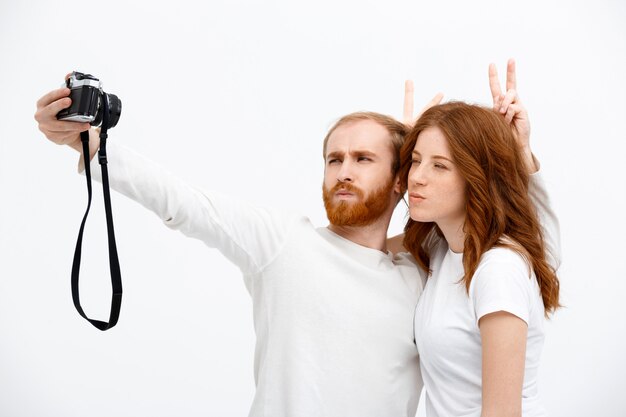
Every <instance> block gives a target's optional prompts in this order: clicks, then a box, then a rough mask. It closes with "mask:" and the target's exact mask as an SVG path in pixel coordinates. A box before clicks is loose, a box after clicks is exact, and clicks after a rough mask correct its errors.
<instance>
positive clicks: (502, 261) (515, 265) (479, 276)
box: [469, 248, 534, 325]
mask: <svg viewBox="0 0 626 417" xmlns="http://www.w3.org/2000/svg"><path fill="white" fill-rule="evenodd" d="M533 279H534V277H533V276H532V275H531V273H530V269H529V266H528V264H527V263H526V262H525V261H524V259H523V258H522V257H521V256H520V255H519V254H517V253H515V252H513V251H511V250H509V249H504V248H498V249H495V250H492V251H490V252H488V253H486V254H485V255H484V256H483V259H482V260H481V262H480V264H479V266H478V268H477V269H476V272H475V273H474V276H473V278H472V282H471V284H470V291H469V296H470V299H471V301H472V303H473V306H474V312H475V317H476V324H477V325H478V321H479V320H480V319H481V318H482V317H483V316H485V315H487V314H490V313H495V312H497V311H506V312H508V313H511V314H513V315H515V316H517V317H519V318H520V319H522V320H524V321H525V322H526V323H527V324H528V320H529V317H530V312H531V310H532V308H533V304H534V298H533V285H532V280H533Z"/></svg>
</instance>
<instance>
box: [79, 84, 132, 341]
mask: <svg viewBox="0 0 626 417" xmlns="http://www.w3.org/2000/svg"><path fill="white" fill-rule="evenodd" d="M102 101H103V106H104V108H103V113H104V114H103V120H102V127H101V129H100V148H99V149H98V161H99V162H100V168H101V169H102V189H103V191H104V208H105V212H106V221H107V232H108V238H109V269H110V271H111V287H112V289H113V295H112V298H111V314H110V316H109V321H108V322H105V321H100V320H94V319H90V318H89V317H87V315H86V314H85V312H84V311H83V308H82V307H81V305H80V296H79V294H78V274H79V271H80V256H81V247H82V244H83V230H84V228H85V222H86V220H87V215H88V214H89V209H90V208H91V195H92V192H91V169H90V161H89V131H86V132H81V134H80V140H81V142H82V144H83V157H84V161H85V174H86V177H87V192H88V195H89V199H88V202H87V211H86V212H85V215H84V216H83V221H82V223H81V225H80V231H79V232H78V241H77V242H76V250H75V251H74V262H73V264H72V300H73V301H74V307H76V310H77V311H78V313H79V314H80V315H81V316H83V317H84V318H85V319H86V320H87V321H88V322H89V323H91V324H93V325H94V326H95V327H96V328H97V329H100V330H103V331H104V330H108V329H110V328H112V327H113V326H115V325H116V324H117V319H118V318H119V315H120V307H121V306H122V277H121V274H120V262H119V259H118V257H117V247H116V245H115V232H114V230H113V215H112V214H111V194H110V191H109V174H108V170H107V154H106V141H107V127H108V125H109V103H108V98H107V97H106V95H104V97H103V100H102Z"/></svg>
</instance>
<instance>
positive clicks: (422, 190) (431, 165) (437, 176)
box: [408, 127, 466, 229]
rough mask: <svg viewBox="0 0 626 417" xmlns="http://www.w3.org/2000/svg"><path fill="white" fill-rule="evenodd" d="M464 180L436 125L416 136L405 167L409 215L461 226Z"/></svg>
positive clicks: (444, 138) (412, 217)
mask: <svg viewBox="0 0 626 417" xmlns="http://www.w3.org/2000/svg"><path fill="white" fill-rule="evenodd" d="M465 188H466V183H465V180H464V179H463V177H462V176H461V173H460V172H459V170H458V168H457V166H456V164H455V163H454V161H453V159H452V153H451V152H450V147H449V146H448V139H446V137H445V136H444V134H443V132H442V131H441V130H440V129H439V128H438V127H429V128H427V129H425V130H423V131H422V132H421V133H420V134H419V136H418V137H417V142H416V143H415V147H414V148H413V159H412V164H411V169H410V170H409V178H408V192H409V212H410V215H411V219H413V220H415V221H419V222H435V223H437V225H438V226H439V227H440V228H441V229H444V228H448V227H450V226H453V227H457V226H458V227H462V225H463V222H464V221H465V203H466V193H465Z"/></svg>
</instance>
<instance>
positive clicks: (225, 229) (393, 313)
mask: <svg viewBox="0 0 626 417" xmlns="http://www.w3.org/2000/svg"><path fill="white" fill-rule="evenodd" d="M107 153H108V155H109V158H108V160H109V165H108V170H109V180H110V186H111V188H112V189H114V190H116V191H119V192H120V193H122V194H124V195H126V196H128V197H130V198H131V199H133V200H135V201H137V202H138V203H140V204H142V205H143V206H145V207H146V208H148V209H149V210H151V211H153V212H154V213H156V214H157V216H159V218H161V219H162V220H163V222H164V223H165V224H166V225H167V226H168V227H170V228H172V229H176V230H180V231H181V232H182V233H184V234H185V235H187V236H190V237H193V238H197V239H200V240H202V241H203V242H204V243H206V244H207V245H208V246H210V247H214V248H217V249H218V250H220V251H221V252H222V253H223V254H224V255H225V256H226V257H227V258H228V259H230V260H231V261H232V262H233V263H235V264H236V265H237V266H238V267H239V268H240V269H241V271H242V273H243V275H244V281H245V284H246V287H247V289H248V291H249V292H250V295H251V296H252V303H253V313H254V328H255V332H256V337H257V340H256V349H255V358H254V378H255V382H256V394H255V397H254V401H253V404H252V408H251V410H250V416H254V417H257V416H258V417H260V416H267V417H283V416H284V417H299V416H301V417H322V416H329V417H350V416H354V417H386V416H393V417H401V416H407V417H413V416H415V412H416V410H417V403H418V400H419V396H420V392H421V389H422V381H421V375H420V371H419V360H418V357H417V351H416V350H415V346H414V344H413V315H414V311H415V305H416V302H417V298H418V296H419V294H420V293H421V292H422V288H423V278H422V277H421V276H420V274H418V269H417V268H416V265H415V263H414V259H413V258H412V257H410V255H408V254H401V255H398V256H395V257H394V256H392V255H390V254H385V253H382V252H381V251H378V250H374V249H370V248H366V247H363V246H360V245H357V244H355V243H353V242H351V241H349V240H347V239H344V238H342V237H340V236H338V235H336V234H334V233H332V232H331V231H329V230H328V229H327V228H318V229H316V228H315V227H313V225H311V223H310V222H309V220H308V219H307V218H304V217H301V216H294V215H289V214H284V213H276V212H272V211H269V210H265V209H261V208H256V207H252V206H249V205H247V204H245V203H242V202H239V201H236V200H233V199H231V198H228V197H224V196H217V195H215V194H211V193H205V192H202V191H200V190H197V189H194V188H193V187H190V186H189V185H187V184H186V183H184V182H182V181H181V180H179V179H177V178H176V177H174V176H173V175H171V174H169V173H167V172H166V171H164V170H163V169H161V168H160V167H158V166H157V165H155V164H154V163H152V162H150V161H148V160H146V159H145V158H143V157H141V156H140V155H137V154H136V153H135V152H133V151H131V150H129V149H126V148H124V147H122V146H119V145H115V144H113V143H110V144H109V145H108V146H107ZM90 167H91V174H92V177H93V178H94V179H96V180H100V177H101V174H100V166H99V164H98V162H97V158H94V159H93V160H92V162H91V164H90ZM210 278H212V279H218V277H210Z"/></svg>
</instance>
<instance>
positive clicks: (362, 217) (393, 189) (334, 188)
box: [323, 120, 400, 226]
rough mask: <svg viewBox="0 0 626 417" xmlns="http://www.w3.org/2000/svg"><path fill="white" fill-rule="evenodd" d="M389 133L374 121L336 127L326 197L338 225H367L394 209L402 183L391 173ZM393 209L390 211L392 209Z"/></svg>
mask: <svg viewBox="0 0 626 417" xmlns="http://www.w3.org/2000/svg"><path fill="white" fill-rule="evenodd" d="M393 152H394V151H393V146H392V144H391V139H390V137H389V132H388V131H387V130H386V129H385V128H384V127H383V126H381V125H379V124H378V123H376V122H374V121H371V120H359V121H354V122H348V123H346V124H344V125H341V126H339V127H338V128H336V129H335V130H334V131H333V133H332V134H331V136H330V137H329V138H328V142H327V145H326V156H325V159H326V160H325V169H324V186H323V191H324V193H323V197H324V206H325V207H326V214H327V215H328V220H329V221H330V223H331V224H334V225H336V226H365V225H368V224H371V223H372V222H374V221H375V220H377V219H379V218H380V217H381V216H382V215H383V214H385V213H389V215H391V212H392V211H393V207H395V204H396V202H397V201H398V196H399V193H400V185H399V182H398V181H397V178H394V176H393V174H392V165H393V161H394V154H393ZM390 208H391V210H390Z"/></svg>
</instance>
